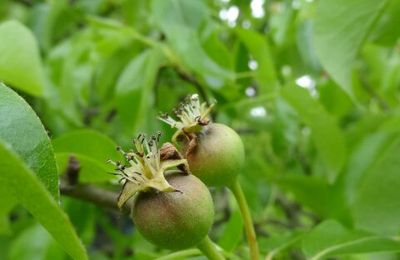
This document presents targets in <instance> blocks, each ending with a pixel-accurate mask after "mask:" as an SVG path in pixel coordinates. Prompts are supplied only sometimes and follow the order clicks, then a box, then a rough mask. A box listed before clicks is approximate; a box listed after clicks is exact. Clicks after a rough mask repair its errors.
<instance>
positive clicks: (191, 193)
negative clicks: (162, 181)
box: [132, 173, 214, 250]
mask: <svg viewBox="0 0 400 260" xmlns="http://www.w3.org/2000/svg"><path fill="white" fill-rule="evenodd" d="M166 180H167V181H168V183H169V184H170V185H171V186H172V187H174V188H175V189H176V190H177V191H176V192H159V191H154V190H153V191H148V192H141V193H139V195H138V196H137V198H136V200H135V202H134V205H133V210H132V219H133V221H134V223H135V226H136V228H137V229H138V231H139V232H140V233H141V234H142V235H143V236H144V237H145V238H146V239H147V240H149V241H150V242H152V243H154V244H155V245H158V246H160V247H163V248H168V249H173V250H180V249H185V248H190V247H193V246H196V245H197V244H198V243H199V242H200V241H201V240H203V239H204V238H205V236H206V235H207V234H208V231H209V230H210V228H211V225H212V223H213V218H214V206H213V201H212V197H211V194H210V192H209V190H208V188H207V187H206V186H205V185H204V183H202V182H201V181H200V180H199V179H198V178H197V177H195V176H193V175H182V174H179V173H174V174H172V175H167V176H166Z"/></svg>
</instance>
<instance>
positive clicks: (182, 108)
mask: <svg viewBox="0 0 400 260" xmlns="http://www.w3.org/2000/svg"><path fill="white" fill-rule="evenodd" d="M214 105H215V104H211V105H208V104H207V103H206V102H203V103H201V104H200V100H199V95H198V94H193V95H189V96H187V97H186V98H185V100H184V101H183V102H182V103H181V104H180V105H179V106H178V108H176V109H174V113H175V115H176V117H178V118H179V119H178V120H175V119H174V118H172V117H171V116H169V115H168V114H167V113H163V114H162V115H161V116H160V117H159V119H160V120H161V121H163V122H165V123H167V124H169V125H170V126H171V127H173V128H177V129H178V130H177V131H176V132H175V134H174V136H173V137H172V141H173V142H176V140H177V138H178V137H180V136H186V137H187V138H188V139H189V140H191V139H192V137H193V134H195V133H198V132H200V131H201V130H202V129H203V126H206V125H208V124H209V123H210V121H211V120H210V118H209V114H210V112H211V111H212V109H213V107H214Z"/></svg>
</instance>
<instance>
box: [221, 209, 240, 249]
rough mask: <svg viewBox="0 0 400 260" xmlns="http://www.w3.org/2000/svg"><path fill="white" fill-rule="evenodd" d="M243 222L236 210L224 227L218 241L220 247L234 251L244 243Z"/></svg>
mask: <svg viewBox="0 0 400 260" xmlns="http://www.w3.org/2000/svg"><path fill="white" fill-rule="evenodd" d="M242 235H243V220H242V215H241V213H240V211H239V210H238V209H235V210H234V211H233V212H232V213H231V216H230V218H229V220H228V222H227V223H226V224H225V226H224V231H223V233H222V235H221V237H220V239H219V241H218V245H219V246H221V247H222V248H223V249H225V250H227V251H234V250H235V248H236V247H237V245H238V244H239V243H240V241H242V237H243V236H242Z"/></svg>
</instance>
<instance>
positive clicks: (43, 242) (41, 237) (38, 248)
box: [8, 225, 65, 260]
mask: <svg viewBox="0 0 400 260" xmlns="http://www.w3.org/2000/svg"><path fill="white" fill-rule="evenodd" d="M64 254H65V253H64V252H63V251H62V250H60V246H59V245H57V244H56V243H55V242H54V240H53V239H52V238H51V236H50V235H49V233H48V232H46V230H45V229H44V228H43V227H42V226H40V225H34V226H32V227H29V228H28V229H26V230H24V231H23V232H22V233H21V234H19V235H18V237H17V238H16V239H15V240H14V241H13V243H12V244H11V246H10V250H9V256H8V259H9V260H46V259H48V260H51V259H62V258H65V255H64Z"/></svg>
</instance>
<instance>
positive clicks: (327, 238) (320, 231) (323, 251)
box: [303, 220, 400, 260]
mask: <svg viewBox="0 0 400 260" xmlns="http://www.w3.org/2000/svg"><path fill="white" fill-rule="evenodd" d="M303 251H304V253H305V255H306V259H310V260H317V259H325V258H326V257H331V256H340V255H349V254H360V253H369V252H390V251H392V252H393V251H400V241H398V239H397V238H393V237H380V236H376V235H374V234H370V233H366V232H361V231H354V230H347V229H346V228H345V227H343V226H342V225H341V224H340V223H338V222H336V221H334V220H327V221H325V222H323V223H321V224H320V225H318V226H317V227H315V228H314V229H313V230H312V231H311V232H310V233H309V234H308V235H306V236H305V237H304V240H303Z"/></svg>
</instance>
